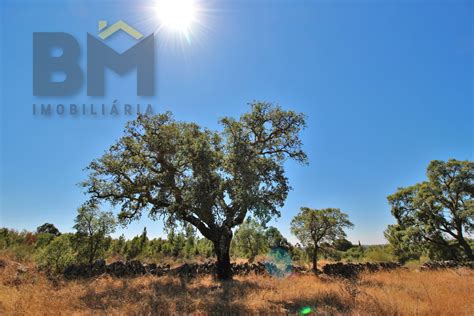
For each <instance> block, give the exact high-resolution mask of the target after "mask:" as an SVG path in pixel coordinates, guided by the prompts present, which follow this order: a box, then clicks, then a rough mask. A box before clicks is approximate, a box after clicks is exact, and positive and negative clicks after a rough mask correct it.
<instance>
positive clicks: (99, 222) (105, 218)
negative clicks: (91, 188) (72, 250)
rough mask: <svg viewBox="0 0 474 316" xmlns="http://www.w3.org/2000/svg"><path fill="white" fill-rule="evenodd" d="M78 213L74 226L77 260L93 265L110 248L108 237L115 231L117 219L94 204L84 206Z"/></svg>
mask: <svg viewBox="0 0 474 316" xmlns="http://www.w3.org/2000/svg"><path fill="white" fill-rule="evenodd" d="M77 212H78V214H77V216H76V219H75V223H76V224H75V225H74V228H75V229H76V230H77V233H76V236H75V245H76V249H77V252H78V253H77V258H78V260H79V261H83V262H87V263H89V264H91V263H93V262H94V261H95V260H97V259H99V258H102V257H103V256H104V254H105V252H106V250H107V249H108V248H109V246H110V242H111V240H110V238H108V236H109V235H110V234H111V233H113V232H114V231H115V226H116V224H115V219H114V216H113V215H112V213H111V212H102V211H100V210H99V207H98V206H97V204H95V203H93V202H88V203H86V204H84V205H82V206H81V207H80V208H79V209H78V210H77Z"/></svg>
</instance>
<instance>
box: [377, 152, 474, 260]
mask: <svg viewBox="0 0 474 316" xmlns="http://www.w3.org/2000/svg"><path fill="white" fill-rule="evenodd" d="M427 176H428V180H427V181H424V182H421V183H417V184H415V185H413V186H410V187H406V188H400V189H398V190H397V192H395V193H394V194H392V195H390V196H389V197H388V201H389V203H390V205H391V206H392V214H393V216H394V217H395V218H396V220H397V224H396V225H392V226H390V227H389V228H388V230H387V231H386V236H387V237H388V239H389V241H390V242H391V244H392V245H394V247H395V248H396V249H399V250H401V251H399V252H403V249H405V250H407V249H413V248H415V247H419V246H424V248H428V249H429V250H431V251H435V252H438V253H440V252H441V253H442V255H441V257H446V256H448V257H449V259H456V260H462V259H468V260H473V259H474V258H473V253H472V248H471V246H470V245H469V242H468V240H467V237H468V236H470V235H472V233H473V231H474V201H473V195H474V163H473V162H471V161H458V160H455V159H451V160H449V161H447V162H445V161H439V160H434V161H432V162H431V163H430V164H429V166H428V169H427Z"/></svg>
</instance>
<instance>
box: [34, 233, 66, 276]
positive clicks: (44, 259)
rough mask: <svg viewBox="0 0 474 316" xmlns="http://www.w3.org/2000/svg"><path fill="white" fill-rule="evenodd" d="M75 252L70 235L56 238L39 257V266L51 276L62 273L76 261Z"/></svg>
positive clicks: (42, 250) (41, 251)
mask: <svg viewBox="0 0 474 316" xmlns="http://www.w3.org/2000/svg"><path fill="white" fill-rule="evenodd" d="M74 258H75V256H74V250H73V246H72V242H71V235H70V234H63V235H60V236H58V237H55V238H54V240H53V241H51V242H50V243H49V244H48V245H47V246H46V247H45V248H43V249H41V250H40V252H39V254H38V256H37V264H38V266H39V267H40V268H41V269H44V270H45V271H46V272H48V273H50V274H59V273H62V271H63V270H64V268H65V267H66V266H68V265H70V264H71V263H72V262H73V261H74Z"/></svg>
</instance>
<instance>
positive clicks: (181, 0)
mask: <svg viewBox="0 0 474 316" xmlns="http://www.w3.org/2000/svg"><path fill="white" fill-rule="evenodd" d="M155 9H156V13H157V15H158V19H159V20H160V21H161V23H162V24H163V26H165V27H166V28H169V29H170V30H173V31H178V32H181V33H184V34H185V35H186V34H187V33H189V31H190V28H191V25H192V24H193V22H195V19H196V6H195V1H193V0H157V1H156V5H155Z"/></svg>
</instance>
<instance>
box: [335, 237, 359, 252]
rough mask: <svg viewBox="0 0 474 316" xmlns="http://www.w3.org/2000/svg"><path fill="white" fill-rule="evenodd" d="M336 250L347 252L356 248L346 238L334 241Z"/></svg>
mask: <svg viewBox="0 0 474 316" xmlns="http://www.w3.org/2000/svg"><path fill="white" fill-rule="evenodd" d="M333 246H334V249H336V250H338V251H347V250H349V249H351V248H352V247H354V245H353V244H352V243H351V242H350V241H349V240H347V239H345V238H339V239H336V240H335V241H334V245H333Z"/></svg>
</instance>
